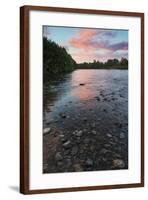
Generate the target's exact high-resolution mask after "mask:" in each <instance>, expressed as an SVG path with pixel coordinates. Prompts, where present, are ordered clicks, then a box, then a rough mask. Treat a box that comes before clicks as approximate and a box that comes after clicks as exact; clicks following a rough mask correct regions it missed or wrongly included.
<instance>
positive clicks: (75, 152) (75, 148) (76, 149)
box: [71, 146, 78, 156]
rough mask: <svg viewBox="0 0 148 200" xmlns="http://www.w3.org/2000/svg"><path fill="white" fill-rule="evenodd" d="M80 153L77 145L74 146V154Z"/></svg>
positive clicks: (72, 152) (72, 151)
mask: <svg viewBox="0 0 148 200" xmlns="http://www.w3.org/2000/svg"><path fill="white" fill-rule="evenodd" d="M77 153H78V147H77V146H74V147H73V148H72V150H71V154H72V155H73V156H74V155H76V154H77Z"/></svg>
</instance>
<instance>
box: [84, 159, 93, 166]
mask: <svg viewBox="0 0 148 200" xmlns="http://www.w3.org/2000/svg"><path fill="white" fill-rule="evenodd" d="M85 165H86V166H87V167H92V166H93V160H92V159H90V158H88V159H87V160H86V162H85Z"/></svg>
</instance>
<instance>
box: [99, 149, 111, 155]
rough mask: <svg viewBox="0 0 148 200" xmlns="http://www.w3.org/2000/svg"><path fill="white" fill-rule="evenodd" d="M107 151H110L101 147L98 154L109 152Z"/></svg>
mask: <svg viewBox="0 0 148 200" xmlns="http://www.w3.org/2000/svg"><path fill="white" fill-rule="evenodd" d="M109 152H110V151H109V150H107V149H105V148H103V149H101V151H100V154H106V153H109Z"/></svg>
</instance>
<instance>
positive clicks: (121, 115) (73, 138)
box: [43, 80, 128, 173]
mask: <svg viewBox="0 0 148 200" xmlns="http://www.w3.org/2000/svg"><path fill="white" fill-rule="evenodd" d="M114 81H116V82H117V83H118V80H114ZM79 87H81V88H83V87H87V85H85V84H81V85H79ZM96 94H97V95H96V96H95V95H94V96H92V97H91V98H89V99H85V100H82V101H80V102H76V101H75V100H70V101H69V100H68V101H64V104H63V105H62V108H61V107H60V108H59V109H55V107H54V109H53V110H54V113H52V112H53V111H52V109H51V110H50V113H51V115H50V117H49V118H48V120H47V119H46V120H44V130H43V173H58V172H80V171H97V170H116V169H127V168H128V112H127V109H128V108H127V90H126V88H125V87H120V88H117V89H115V90H113V91H110V90H109V89H108V90H105V89H103V88H99V89H98V90H97V89H96ZM60 106H61V104H60Z"/></svg>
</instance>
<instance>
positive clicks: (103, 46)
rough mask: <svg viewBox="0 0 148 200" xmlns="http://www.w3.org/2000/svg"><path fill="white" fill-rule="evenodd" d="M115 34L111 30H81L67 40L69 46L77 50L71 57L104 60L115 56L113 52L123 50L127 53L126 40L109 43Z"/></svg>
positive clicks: (84, 59) (77, 59) (80, 59)
mask: <svg viewBox="0 0 148 200" xmlns="http://www.w3.org/2000/svg"><path fill="white" fill-rule="evenodd" d="M116 34H117V32H116V31H112V30H108V31H106V30H103V29H102V30H97V29H84V30H81V31H80V32H78V34H77V35H76V36H75V37H73V38H72V39H71V40H70V41H69V44H70V47H72V48H74V49H76V50H77V53H75V54H73V58H74V59H75V60H76V61H78V62H83V61H86V62H89V61H93V60H94V59H96V60H102V61H106V60H107V59H111V58H115V55H114V54H115V52H117V51H120V50H123V51H125V52H126V53H127V50H128V43H127V42H118V43H113V44H111V43H110V41H112V40H111V39H112V38H114V37H115V36H116ZM104 52H105V53H104ZM118 56H119V55H117V57H118Z"/></svg>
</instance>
